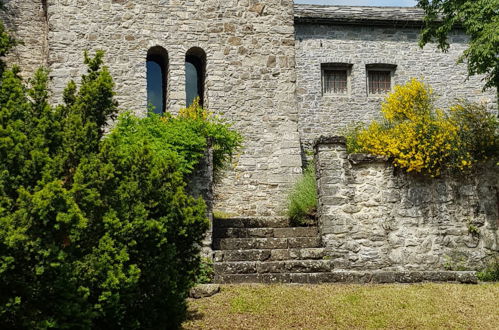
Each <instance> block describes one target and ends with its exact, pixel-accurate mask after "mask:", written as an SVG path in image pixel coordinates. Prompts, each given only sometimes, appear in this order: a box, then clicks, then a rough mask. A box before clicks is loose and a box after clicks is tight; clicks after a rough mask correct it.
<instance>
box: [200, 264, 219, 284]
mask: <svg viewBox="0 0 499 330" xmlns="http://www.w3.org/2000/svg"><path fill="white" fill-rule="evenodd" d="M214 277H215V270H214V269H213V261H212V260H211V259H209V258H201V264H200V265H199V271H198V273H197V275H196V284H207V283H211V282H213V278H214Z"/></svg>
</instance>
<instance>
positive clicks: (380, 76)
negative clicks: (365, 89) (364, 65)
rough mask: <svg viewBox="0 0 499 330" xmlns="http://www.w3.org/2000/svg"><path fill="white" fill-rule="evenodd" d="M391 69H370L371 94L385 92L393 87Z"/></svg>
mask: <svg viewBox="0 0 499 330" xmlns="http://www.w3.org/2000/svg"><path fill="white" fill-rule="evenodd" d="M391 76H392V73H391V71H369V94H384V93H387V92H389V91H390V90H391V89H392V83H391Z"/></svg>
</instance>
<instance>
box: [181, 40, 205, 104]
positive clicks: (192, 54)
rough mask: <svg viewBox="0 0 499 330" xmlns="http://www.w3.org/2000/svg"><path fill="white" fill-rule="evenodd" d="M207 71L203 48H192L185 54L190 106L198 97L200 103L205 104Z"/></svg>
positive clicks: (186, 92) (187, 91)
mask: <svg viewBox="0 0 499 330" xmlns="http://www.w3.org/2000/svg"><path fill="white" fill-rule="evenodd" d="M205 71H206V53H205V52H204V51H203V50H202V49H201V48H197V47H194V48H191V49H189V50H188V51H187V54H186V55H185V99H186V104H187V106H190V105H191V104H192V103H193V102H194V100H195V99H196V97H199V105H201V106H204V101H205V100H204V92H205V91H204V85H205V73H206V72H205Z"/></svg>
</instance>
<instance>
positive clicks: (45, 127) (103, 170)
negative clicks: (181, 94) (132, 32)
mask: <svg viewBox="0 0 499 330" xmlns="http://www.w3.org/2000/svg"><path fill="white" fill-rule="evenodd" d="M0 40H4V39H3V37H2V38H1V39H0ZM102 58H103V53H102V52H97V54H96V56H95V57H93V58H90V57H88V56H87V55H85V63H86V64H87V66H88V72H87V74H85V75H84V76H83V77H82V79H81V84H80V87H79V88H77V85H76V84H75V83H74V82H70V83H69V84H68V87H67V88H66V90H65V91H64V104H63V105H60V106H57V107H52V106H50V105H49V103H48V92H47V81H48V79H47V77H48V76H47V72H46V71H45V70H43V69H41V70H39V71H37V73H36V75H35V76H34V78H33V79H32V80H31V81H30V85H29V87H26V86H25V84H24V82H23V81H22V79H21V78H20V77H19V75H18V69H17V68H13V69H6V70H4V72H3V73H2V76H1V80H0V159H1V162H0V328H1V329H12V328H28V329H38V328H42V329H46V328H60V329H69V328H70V329H80V328H83V329H91V328H92V329H93V328H96V329H114V328H127V329H128V328H130V329H143V328H146V329H147V328H176V327H178V326H179V325H180V323H181V321H182V320H183V318H184V316H185V311H186V303H185V298H186V297H187V295H188V291H189V289H190V287H191V286H192V285H193V284H194V283H195V280H196V274H197V273H198V268H199V264H200V257H199V246H200V243H201V240H202V237H203V235H204V233H205V231H206V229H207V228H208V220H207V219H206V213H205V211H206V210H205V208H206V207H205V204H204V201H203V200H201V199H195V198H193V197H191V196H190V195H189V194H188V193H187V191H186V180H187V178H188V177H189V175H190V174H191V173H192V171H193V169H194V168H195V166H196V164H197V162H198V161H199V159H200V158H201V157H203V155H204V151H205V149H206V148H207V147H208V141H210V144H211V145H213V147H214V148H215V149H216V150H218V152H217V153H216V154H215V158H216V160H215V161H216V163H217V164H218V165H220V164H222V163H223V161H224V160H225V159H227V158H228V157H229V156H230V154H231V152H232V151H233V150H234V148H236V147H237V146H238V145H239V144H240V137H239V135H238V134H236V133H234V132H232V131H230V130H229V129H228V127H227V126H226V125H224V124H223V123H221V122H220V121H217V120H210V119H209V118H202V119H201V118H184V117H181V116H179V117H172V116H168V117H159V116H150V117H148V118H144V119H139V118H136V117H133V116H132V115H130V114H124V115H122V116H121V117H120V118H119V120H118V123H117V124H116V127H115V128H114V129H112V130H111V132H110V134H108V135H106V136H104V132H105V131H106V126H107V123H108V122H110V119H112V118H114V117H115V116H116V114H117V110H118V109H117V104H116V102H115V101H114V99H113V96H114V93H113V86H114V84H113V80H112V78H111V76H110V74H109V72H108V70H107V69H106V68H105V67H103V66H102Z"/></svg>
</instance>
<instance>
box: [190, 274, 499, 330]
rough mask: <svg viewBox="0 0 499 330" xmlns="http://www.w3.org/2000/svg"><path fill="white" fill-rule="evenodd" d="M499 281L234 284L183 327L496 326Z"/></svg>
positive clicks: (193, 304)
mask: <svg viewBox="0 0 499 330" xmlns="http://www.w3.org/2000/svg"><path fill="white" fill-rule="evenodd" d="M497 306H499V284H498V283H495V284H480V285H461V284H435V283H425V284H414V285H403V284H393V285H336V284H335V285H230V286H223V287H222V292H221V293H219V294H218V295H215V296H213V297H210V298H205V299H201V300H190V301H189V308H190V319H189V320H188V321H186V322H185V323H184V325H183V326H184V329H366V328H367V329H373V328H388V329H437V328H439V329H440V328H452V329H498V325H499V310H498V307H497Z"/></svg>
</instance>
